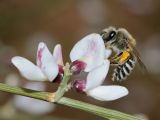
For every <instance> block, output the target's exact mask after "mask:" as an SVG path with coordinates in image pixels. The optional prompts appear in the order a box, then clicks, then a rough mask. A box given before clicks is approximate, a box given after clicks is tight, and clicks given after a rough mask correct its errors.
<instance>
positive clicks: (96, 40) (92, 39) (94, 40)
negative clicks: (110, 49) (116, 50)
mask: <svg viewBox="0 0 160 120" xmlns="http://www.w3.org/2000/svg"><path fill="white" fill-rule="evenodd" d="M104 57H105V46H104V42H103V40H102V38H101V36H100V35H99V34H96V33H93V34H90V35H87V36H86V37H84V38H83V39H81V40H80V41H78V42H77V43H76V44H75V45H74V47H73V48H72V50H71V52H70V59H71V61H72V62H73V61H76V60H80V61H83V62H85V63H86V64H87V66H86V68H85V70H84V71H85V72H89V71H91V70H92V69H94V68H96V67H97V66H99V65H101V64H102V63H103V61H104Z"/></svg>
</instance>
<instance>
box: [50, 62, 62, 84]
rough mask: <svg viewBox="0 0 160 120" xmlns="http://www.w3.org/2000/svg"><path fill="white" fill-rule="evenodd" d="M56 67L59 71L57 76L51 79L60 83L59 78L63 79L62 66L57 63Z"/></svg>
mask: <svg viewBox="0 0 160 120" xmlns="http://www.w3.org/2000/svg"><path fill="white" fill-rule="evenodd" d="M58 68H59V72H58V75H57V77H56V78H55V79H54V80H53V81H52V82H53V83H60V82H61V80H62V79H63V76H64V70H63V66H61V65H58Z"/></svg>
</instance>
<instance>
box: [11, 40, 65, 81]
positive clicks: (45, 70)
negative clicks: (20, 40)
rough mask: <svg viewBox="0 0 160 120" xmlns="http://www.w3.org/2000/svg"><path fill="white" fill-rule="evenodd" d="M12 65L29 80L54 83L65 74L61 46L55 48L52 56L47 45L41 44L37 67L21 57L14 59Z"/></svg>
mask: <svg viewBox="0 0 160 120" xmlns="http://www.w3.org/2000/svg"><path fill="white" fill-rule="evenodd" d="M12 63H13V64H14V65H15V66H16V67H17V69H18V70H19V71H20V73H21V74H22V76H23V77H25V78H26V79H28V80H35V81H46V80H49V81H52V82H53V81H54V80H55V78H56V77H59V75H62V74H63V70H62V66H63V60H62V51H61V46H60V45H59V44H58V45H56V46H55V49H54V52H53V55H52V54H51V53H50V51H49V50H48V48H47V46H46V45H45V43H43V42H41V43H39V45H38V50H37V65H35V64H33V63H32V62H31V61H29V60H27V59H26V58H23V57H20V56H15V57H13V58H12ZM47 78H48V79H47Z"/></svg>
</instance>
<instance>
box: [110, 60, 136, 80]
mask: <svg viewBox="0 0 160 120" xmlns="http://www.w3.org/2000/svg"><path fill="white" fill-rule="evenodd" d="M135 64H136V60H135V59H133V58H130V59H128V60H127V61H126V62H125V63H124V64H122V65H118V66H117V67H116V68H115V69H114V72H113V75H112V80H113V81H121V80H125V79H126V78H127V76H129V75H130V73H131V72H132V70H133V69H134V67H135Z"/></svg>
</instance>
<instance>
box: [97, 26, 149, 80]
mask: <svg viewBox="0 0 160 120" xmlns="http://www.w3.org/2000/svg"><path fill="white" fill-rule="evenodd" d="M100 35H101V36H102V39H103V41H104V43H105V47H106V48H108V49H111V50H112V55H111V57H110V58H109V60H110V64H111V65H112V66H115V69H114V71H113V74H112V80H113V81H122V80H125V79H126V78H127V77H128V76H129V75H130V74H131V72H132V71H133V69H134V67H135V65H136V63H137V62H138V63H139V65H140V67H141V68H142V69H143V71H146V67H145V65H144V63H143V62H142V60H141V58H140V55H139V52H138V51H137V49H136V40H135V39H134V38H133V37H132V35H131V34H130V33H129V32H128V31H127V30H126V29H124V28H118V29H116V28H114V27H109V28H106V29H104V30H102V32H101V33H100Z"/></svg>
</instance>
